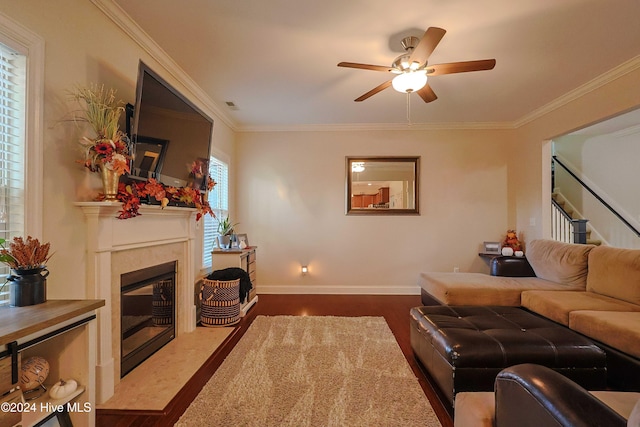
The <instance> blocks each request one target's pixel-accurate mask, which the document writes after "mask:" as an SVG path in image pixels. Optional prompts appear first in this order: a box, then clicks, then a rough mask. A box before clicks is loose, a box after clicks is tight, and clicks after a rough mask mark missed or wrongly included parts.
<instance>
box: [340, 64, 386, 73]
mask: <svg viewBox="0 0 640 427" xmlns="http://www.w3.org/2000/svg"><path fill="white" fill-rule="evenodd" d="M338 67H347V68H359V69H361V70H371V71H384V72H385V73H391V72H393V71H395V69H394V68H391V67H385V66H384V65H370V64H358V63H356V62H341V63H339V64H338Z"/></svg>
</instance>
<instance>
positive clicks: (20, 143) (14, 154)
mask: <svg viewBox="0 0 640 427" xmlns="http://www.w3.org/2000/svg"><path fill="white" fill-rule="evenodd" d="M25 72H26V58H25V56H24V55H20V54H18V53H17V52H15V51H13V50H11V49H10V48H8V47H7V46H5V45H3V44H1V43H0V237H1V238H3V239H5V240H7V241H9V240H11V239H13V238H14V237H16V236H22V235H23V233H24V181H25V180H24V170H25V168H24V157H25V153H24V146H25V102H26V101H25V96H26V80H25V78H26V76H25ZM8 274H9V269H8V267H6V266H4V264H2V265H1V268H0V280H3V278H4V277H6V275H8ZM7 294H8V287H5V288H4V289H3V290H2V292H1V293H0V304H1V303H2V301H1V300H3V299H6V298H8V296H7Z"/></svg>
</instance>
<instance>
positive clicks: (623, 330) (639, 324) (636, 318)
mask: <svg viewBox="0 0 640 427" xmlns="http://www.w3.org/2000/svg"><path fill="white" fill-rule="evenodd" d="M569 327H570V328H571V329H573V330H575V331H576V332H580V333H581V334H583V335H586V336H588V337H590V338H593V339H594V340H597V341H600V342H602V343H604V344H607V345H610V346H611V347H614V348H616V349H618V350H620V351H622V352H624V353H627V354H629V355H631V356H635V357H640V312H638V311H636V312H620V311H591V310H589V311H574V312H572V313H570V314H569Z"/></svg>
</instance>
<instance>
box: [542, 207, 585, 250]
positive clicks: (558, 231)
mask: <svg viewBox="0 0 640 427" xmlns="http://www.w3.org/2000/svg"><path fill="white" fill-rule="evenodd" d="M587 222H589V220H588V219H574V218H571V215H569V214H568V213H567V212H566V211H565V210H564V208H563V207H562V206H560V205H559V204H558V202H556V201H555V200H553V199H551V238H552V239H553V240H557V241H559V242H565V243H580V244H585V243H587Z"/></svg>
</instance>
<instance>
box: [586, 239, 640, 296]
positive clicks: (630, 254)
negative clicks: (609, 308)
mask: <svg viewBox="0 0 640 427" xmlns="http://www.w3.org/2000/svg"><path fill="white" fill-rule="evenodd" d="M587 290H588V291H591V292H597V293H599V294H601V295H606V296H609V297H612V298H618V299H621V300H623V301H627V302H630V303H633V304H640V249H621V248H613V247H610V246H598V247H597V248H595V249H593V250H592V251H591V253H590V254H589V275H588V276H587Z"/></svg>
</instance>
